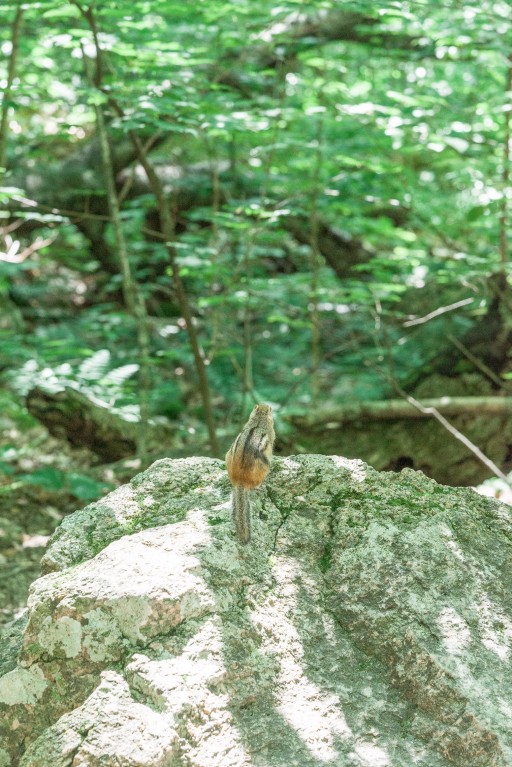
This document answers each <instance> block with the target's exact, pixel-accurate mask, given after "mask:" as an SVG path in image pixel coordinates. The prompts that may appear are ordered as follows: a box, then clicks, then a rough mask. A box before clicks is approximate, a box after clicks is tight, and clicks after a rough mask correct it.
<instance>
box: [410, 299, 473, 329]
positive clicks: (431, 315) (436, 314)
mask: <svg viewBox="0 0 512 767" xmlns="http://www.w3.org/2000/svg"><path fill="white" fill-rule="evenodd" d="M474 300H475V299H474V298H463V299H462V300H461V301H456V302H455V303H454V304H449V305H448V306H440V307H439V309H435V310H434V311H433V312H429V313H428V314H425V316H424V317H416V318H415V319H413V320H406V321H405V322H404V323H403V325H404V328H411V327H413V325H421V324H423V323H424V322H428V321H429V320H433V319H434V317H439V316H440V315H441V314H446V312H453V310H454V309H460V307H461V306H467V305H468V304H472V303H473V301H474Z"/></svg>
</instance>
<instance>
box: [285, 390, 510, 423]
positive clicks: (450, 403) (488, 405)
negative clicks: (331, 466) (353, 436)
mask: <svg viewBox="0 0 512 767" xmlns="http://www.w3.org/2000/svg"><path fill="white" fill-rule="evenodd" d="M421 404H422V409H418V408H417V407H415V406H414V405H413V404H412V403H411V402H408V401H406V400H403V399H388V400H377V401H366V402H351V403H350V404H347V405H342V406H340V407H336V408H329V409H325V410H318V411H315V413H314V414H311V415H310V414H307V415H298V414H297V415H294V414H291V415H289V416H286V418H287V419H288V420H289V421H290V422H291V423H293V424H295V425H297V426H308V427H313V428H314V427H319V428H325V426H326V425H328V426H329V427H331V428H335V427H336V426H337V425H341V424H344V423H349V422H351V421H364V420H373V421H391V420H397V419H411V418H414V419H419V418H431V417H432V410H433V409H434V410H437V411H438V412H439V413H441V414H442V415H444V416H460V415H473V416H477V415H483V414H485V415H497V416H499V415H508V414H510V413H512V397H438V398H436V399H426V400H422V403H421Z"/></svg>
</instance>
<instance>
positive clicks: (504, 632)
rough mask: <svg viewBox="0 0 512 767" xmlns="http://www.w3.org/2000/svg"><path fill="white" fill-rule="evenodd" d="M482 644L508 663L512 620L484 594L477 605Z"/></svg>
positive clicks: (511, 641) (511, 642)
mask: <svg viewBox="0 0 512 767" xmlns="http://www.w3.org/2000/svg"><path fill="white" fill-rule="evenodd" d="M475 609H476V611H477V612H478V629H479V632H480V638H481V641H482V644H483V645H485V647H486V648H487V649H488V650H490V651H491V652H493V653H495V654H496V655H497V656H498V658H500V660H502V661H508V660H509V657H510V647H511V644H512V620H510V618H509V617H508V616H506V615H505V613H504V612H503V611H502V610H501V609H500V608H499V607H498V606H497V605H495V604H493V602H492V601H491V599H490V597H489V595H488V594H486V593H483V594H482V596H481V599H480V602H479V603H478V604H476V605H475Z"/></svg>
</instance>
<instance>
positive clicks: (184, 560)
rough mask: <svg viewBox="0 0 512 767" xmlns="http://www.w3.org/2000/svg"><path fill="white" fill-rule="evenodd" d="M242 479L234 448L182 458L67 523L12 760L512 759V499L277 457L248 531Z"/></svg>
mask: <svg viewBox="0 0 512 767" xmlns="http://www.w3.org/2000/svg"><path fill="white" fill-rule="evenodd" d="M229 495H230V486H229V483H228V481H227V477H226V473H225V470H224V467H223V464H222V463H221V462H220V461H216V460H213V459H205V458H202V459H198V458H195V459H186V460H178V461H171V460H163V461H159V462H157V463H156V464H154V465H153V466H152V467H151V468H150V469H148V470H147V471H146V472H143V473H142V474H140V475H138V476H137V477H135V478H134V480H132V482H131V483H129V485H127V486H125V487H124V488H120V489H119V490H117V491H115V492H114V493H112V494H111V495H110V496H107V497H106V498H104V499H102V501H101V502H99V503H98V504H92V505H91V506H90V507H87V508H86V509H84V510H82V511H80V512H77V513H76V514H73V515H71V516H70V517H68V518H67V519H66V520H65V521H64V523H63V524H62V525H61V527H60V528H59V529H58V530H57V531H56V533H55V535H54V537H53V539H52V541H51V543H50V546H49V549H48V552H47V554H46V556H45V560H44V566H45V571H46V574H45V575H44V576H43V577H42V578H40V579H39V580H38V581H36V582H35V583H34V584H33V587H32V591H31V595H30V598H29V603H28V615H27V617H28V621H27V625H26V628H25V631H24V633H23V636H22V638H21V640H20V642H21V644H20V646H19V651H18V653H17V656H16V658H14V660H13V661H11V660H9V663H8V664H7V665H6V666H5V668H7V669H8V671H7V673H6V674H4V676H3V677H0V765H1V767H11V766H12V767H15V765H18V764H19V765H21V767H47V766H48V765H56V766H57V765H58V767H61V766H62V767H67V766H69V767H72V765H78V764H80V765H90V767H96V765H97V766H98V767H99V765H104V764H116V765H122V766H124V765H126V767H139V765H140V767H160V766H162V767H163V766H164V765H169V764H176V765H180V764H182V765H187V767H211V765H222V766H223V767H224V765H226V766H229V765H233V766H235V765H237V766H238V765H266V766H268V767H274V765H275V766H276V767H278V766H280V765H283V767H284V765H290V764H297V765H301V766H302V765H304V767H309V766H310V765H311V767H313V766H315V767H318V765H320V764H326V763H327V764H329V763H330V764H335V765H340V767H344V765H347V767H350V766H352V765H355V766H359V765H360V766H362V767H365V766H366V767H411V765H413V764H414V765H419V767H448V766H449V765H460V767H468V766H469V765H471V767H506V766H507V765H510V764H512V734H511V728H510V718H511V715H512V704H511V701H512V678H511V675H510V663H511V652H512V606H511V601H510V596H509V595H510V593H511V586H512V584H511V572H512V570H511V568H510V564H511V555H512V514H511V510H510V509H509V508H508V507H505V506H503V505H501V504H499V503H497V502H495V501H493V500H491V499H488V498H482V497H480V496H478V495H476V493H474V492H473V491H471V490H465V489H464V490H460V489H453V488H447V487H443V486H441V485H438V484H436V483H435V482H434V481H432V480H429V479H427V478H426V477H424V476H423V475H422V474H420V473H417V472H413V471H410V470H404V471H403V472H402V473H401V474H383V473H379V472H376V471H374V470H373V469H371V468H370V467H368V466H366V465H365V464H363V463H362V462H359V461H347V460H344V459H342V458H339V457H336V456H296V457H291V458H284V459H280V458H276V459H275V460H274V462H273V467H272V472H271V474H270V476H269V478H268V480H267V481H266V482H265V484H264V485H263V486H262V487H261V488H260V489H258V490H257V491H255V492H254V493H253V499H254V500H253V502H252V514H253V540H252V541H251V543H250V544H249V545H248V546H246V547H239V546H238V545H237V542H236V540H235V537H234V531H233V525H232V520H231V512H230V503H229ZM11 651H12V650H10V652H11ZM13 657H14V656H13Z"/></svg>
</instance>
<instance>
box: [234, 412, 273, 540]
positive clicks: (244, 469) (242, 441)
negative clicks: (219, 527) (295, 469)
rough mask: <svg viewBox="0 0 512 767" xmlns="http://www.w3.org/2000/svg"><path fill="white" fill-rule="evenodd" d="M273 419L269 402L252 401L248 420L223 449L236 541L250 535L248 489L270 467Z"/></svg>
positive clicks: (249, 537) (256, 485) (259, 483)
mask: <svg viewBox="0 0 512 767" xmlns="http://www.w3.org/2000/svg"><path fill="white" fill-rule="evenodd" d="M274 439H275V433H274V419H273V418H272V408H271V407H270V405H256V407H255V408H254V409H253V411H252V413H251V415H250V416H249V420H248V421H247V423H246V424H245V426H244V428H243V429H242V431H241V432H240V434H239V435H238V437H237V438H236V439H235V441H234V442H233V444H232V445H231V447H230V449H229V450H228V452H227V453H226V465H227V469H228V474H229V480H230V482H231V484H232V485H233V519H234V520H235V528H236V534H237V537H238V540H239V541H240V543H249V541H250V539H251V516H250V505H249V495H248V492H247V491H248V490H252V489H253V488H255V487H258V485H261V483H262V482H263V480H264V479H265V478H266V476H267V474H268V473H269V471H270V461H271V460H272V447H273V445H274Z"/></svg>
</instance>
